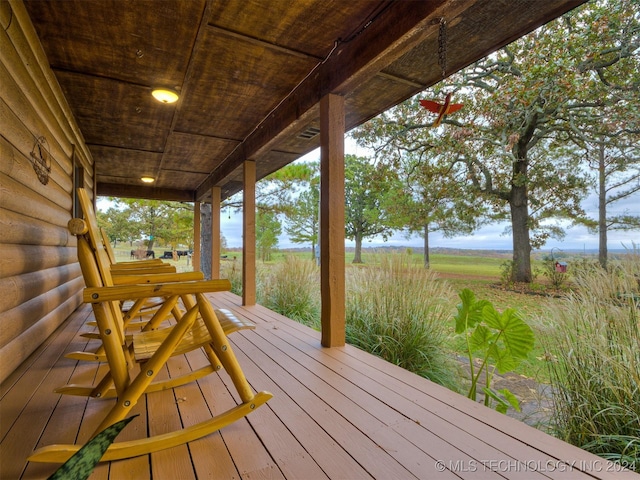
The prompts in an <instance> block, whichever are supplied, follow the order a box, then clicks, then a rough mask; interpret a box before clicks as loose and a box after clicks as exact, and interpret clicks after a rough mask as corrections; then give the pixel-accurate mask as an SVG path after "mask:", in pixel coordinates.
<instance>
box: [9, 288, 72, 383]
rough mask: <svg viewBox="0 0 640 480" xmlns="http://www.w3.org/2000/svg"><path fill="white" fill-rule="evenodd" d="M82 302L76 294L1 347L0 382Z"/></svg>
mask: <svg viewBox="0 0 640 480" xmlns="http://www.w3.org/2000/svg"><path fill="white" fill-rule="evenodd" d="M79 304H80V295H79V294H77V295H74V296H73V297H71V298H69V299H68V300H67V301H65V302H64V303H62V304H60V305H59V306H58V307H57V308H55V309H54V310H52V311H51V312H49V313H48V314H47V315H45V316H44V317H42V318H41V319H40V320H39V321H38V322H37V323H35V324H34V325H32V326H31V327H29V328H28V329H26V330H25V331H24V332H22V333H21V334H20V335H18V336H17V337H16V338H14V339H13V340H12V341H11V342H9V343H8V344H7V345H5V346H4V347H2V348H1V349H0V382H2V381H3V380H4V379H5V378H7V377H8V376H9V374H11V372H13V370H14V369H15V368H17V367H18V366H19V365H20V364H21V363H22V362H23V361H24V360H25V359H27V357H29V355H30V354H31V353H32V352H33V351H35V350H36V349H37V348H38V346H39V345H41V344H42V343H43V342H44V341H45V340H47V338H48V337H49V335H51V334H52V333H53V332H54V331H55V330H56V329H57V328H58V327H59V326H60V325H61V324H62V323H63V322H64V321H65V320H66V319H67V318H68V317H69V315H71V313H72V312H73V311H74V310H75V309H76V307H77V306H78V305H79Z"/></svg>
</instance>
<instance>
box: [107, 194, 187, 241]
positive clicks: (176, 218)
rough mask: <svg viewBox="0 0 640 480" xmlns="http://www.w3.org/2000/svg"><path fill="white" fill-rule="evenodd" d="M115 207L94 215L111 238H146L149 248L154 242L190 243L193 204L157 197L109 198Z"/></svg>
mask: <svg viewBox="0 0 640 480" xmlns="http://www.w3.org/2000/svg"><path fill="white" fill-rule="evenodd" d="M111 200H112V201H114V202H115V204H116V206H115V208H114V207H111V208H109V209H108V210H107V212H106V213H102V212H99V213H98V214H97V217H98V223H99V225H100V226H104V227H105V228H106V229H107V232H108V234H109V236H110V238H111V240H112V241H115V240H118V239H119V240H127V241H130V242H132V241H134V240H138V239H141V238H144V239H145V244H146V245H147V248H148V249H149V250H153V245H154V243H155V242H156V241H158V242H162V243H163V244H166V245H172V246H174V247H175V246H177V245H178V244H180V243H183V244H186V245H189V246H191V245H193V205H192V204H184V203H179V202H164V201H160V200H140V199H126V198H125V199H122V198H111Z"/></svg>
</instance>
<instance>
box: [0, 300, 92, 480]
mask: <svg viewBox="0 0 640 480" xmlns="http://www.w3.org/2000/svg"><path fill="white" fill-rule="evenodd" d="M90 314H91V309H90V308H88V306H87V308H81V309H78V310H76V311H75V312H74V314H73V315H71V317H70V318H69V320H68V322H67V323H66V324H65V325H64V327H63V328H60V329H58V330H57V331H56V332H55V333H53V334H52V335H51V336H50V338H49V341H48V342H47V343H45V344H43V345H42V347H40V348H39V349H38V350H37V351H36V352H35V353H34V354H33V355H32V356H31V357H30V359H29V361H28V362H25V363H24V367H28V368H20V369H18V370H16V371H15V372H14V373H13V374H12V375H11V376H10V377H9V378H8V379H6V381H4V382H3V383H2V387H1V388H0V393H1V394H2V400H1V401H0V418H2V422H0V439H1V442H2V448H0V470H2V476H3V478H20V475H21V472H22V471H23V469H24V468H25V459H26V458H27V456H28V455H30V454H31V452H32V451H33V450H34V448H35V446H36V444H37V443H38V440H39V438H40V435H41V432H42V431H43V430H44V428H45V426H46V424H47V422H48V421H49V418H50V416H51V414H52V412H53V411H54V410H55V408H56V406H57V405H58V400H59V397H60V396H59V395H54V394H53V390H54V388H56V387H59V386H60V385H61V384H62V383H64V382H65V381H66V379H67V378H69V377H70V375H71V372H72V371H73V369H74V368H75V364H76V362H74V361H70V360H64V359H61V357H62V355H63V354H64V352H66V351H72V350H77V349H82V348H83V347H84V345H86V340H83V339H81V338H80V337H78V336H77V332H78V330H79V329H80V328H81V327H82V325H84V323H85V322H86V320H87V317H88V316H89V315H90ZM47 471H48V472H49V473H51V472H52V471H53V470H52V468H51V466H48V469H47ZM46 476H47V475H43V474H42V471H40V472H39V474H37V475H36V474H34V476H31V477H30V478H44V477H46Z"/></svg>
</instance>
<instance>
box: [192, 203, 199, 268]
mask: <svg viewBox="0 0 640 480" xmlns="http://www.w3.org/2000/svg"><path fill="white" fill-rule="evenodd" d="M191 263H192V264H193V271H194V272H199V271H200V202H195V203H194V204H193V258H192V259H191Z"/></svg>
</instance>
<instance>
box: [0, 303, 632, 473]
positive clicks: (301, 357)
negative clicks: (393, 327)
mask: <svg viewBox="0 0 640 480" xmlns="http://www.w3.org/2000/svg"><path fill="white" fill-rule="evenodd" d="M211 298H212V302H213V303H214V305H215V306H216V307H226V308H232V309H233V310H234V311H235V312H236V314H237V315H238V316H242V317H244V318H248V319H250V320H252V321H254V322H255V323H256V325H257V328H256V329H255V330H249V331H242V332H237V333H234V334H233V335H231V336H230V339H231V341H232V345H233V348H234V351H235V352H236V355H237V356H238V359H239V361H240V364H241V365H242V367H243V370H244V373H245V375H246V377H247V379H248V380H249V382H250V384H251V385H252V387H253V388H254V389H255V390H268V391H271V392H272V393H273V394H274V398H272V399H271V400H270V401H269V402H268V403H267V404H266V405H264V406H263V407H261V408H260V409H258V410H257V411H256V412H253V413H252V414H250V415H249V416H248V417H246V418H245V419H242V420H240V421H238V422H236V423H234V424H232V425H230V426H228V427H226V428H224V429H222V430H221V431H220V432H216V433H214V434H212V435H210V436H208V437H205V438H203V439H200V440H197V441H194V442H191V443H190V444H188V445H183V446H180V447H175V448H172V449H168V450H166V451H163V452H158V453H154V454H152V455H149V456H144V457H138V458H135V459H130V460H123V461H118V462H111V463H105V464H101V465H100V467H99V468H98V469H97V470H96V471H95V472H94V474H93V475H92V476H91V479H92V480H97V479H120V478H134V479H138V478H140V479H146V478H154V479H165V478H166V479H174V478H179V479H188V478H199V479H200V478H224V479H232V478H237V479H241V478H242V479H327V478H331V479H337V478H345V479H359V478H363V479H364V478H379V479H388V478H394V479H396V478H398V479H405V478H406V479H410V478H425V479H426V478H438V479H440V478H443V479H444V478H463V479H465V478H466V479H471V478H473V479H478V478H492V479H493V478H509V479H536V478H539V479H545V478H553V479H569V478H571V479H580V478H602V479H613V478H629V479H630V478H636V479H638V478H640V476H638V475H636V474H633V473H631V472H620V471H618V469H616V468H615V466H613V465H612V464H608V463H607V462H605V461H604V460H602V459H599V458H598V457H595V456H593V455H590V454H588V453H586V452H584V451H582V450H580V449H577V448H575V447H573V446H571V445H568V444H566V443H563V442H560V441H559V440H556V439H554V438H552V437H550V436H548V435H546V434H544V433H543V432H540V431H538V430H535V429H533V428H531V427H528V426H527V425H525V424H522V423H520V422H518V421H517V420H514V419H511V418H508V417H506V416H504V415H500V414H498V413H496V412H494V411H492V410H489V409H486V408H485V407H483V406H482V405H479V404H476V403H474V402H472V401H470V400H468V399H466V398H464V397H463V396H460V395H457V394H455V393H453V392H450V391H448V390H446V389H444V388H442V387H439V386H437V385H434V384H433V383H431V382H429V381H427V380H425V379H422V378H420V377H418V376H416V375H414V374H412V373H410V372H407V371H405V370H402V369H400V368H398V367H396V366H394V365H391V364H389V363H387V362H384V361H383V360H381V359H379V358H377V357H373V356H371V355H369V354H367V353H365V352H362V351H360V350H358V349H356V348H353V347H351V346H345V347H339V348H332V349H325V348H322V347H321V346H320V333H319V332H315V331H313V330H311V329H309V328H307V327H305V326H303V325H300V324H298V323H296V322H294V321H292V320H290V319H287V318H285V317H282V316H281V315H278V314H276V313H275V312H271V311H270V310H268V309H265V308H263V307H261V306H252V307H240V306H239V302H240V299H239V297H237V296H235V295H233V294H230V293H226V292H225V293H218V294H214V295H212V296H211ZM88 317H90V308H88V307H87V306H83V307H81V308H80V309H79V310H77V311H76V312H75V313H74V314H73V315H72V316H71V317H70V319H69V321H68V322H67V323H66V324H65V325H64V326H63V328H61V329H59V330H58V331H56V332H55V334H54V335H52V337H51V339H50V341H49V342H47V344H46V345H44V346H43V347H41V348H40V349H39V350H38V351H37V352H36V353H34V355H33V356H32V357H30V359H29V360H28V361H27V362H25V364H24V365H22V366H21V367H20V368H19V369H18V370H17V371H16V372H15V373H14V374H13V375H12V376H11V377H10V378H9V379H8V380H7V381H6V382H5V383H4V384H3V385H2V386H0V395H1V399H0V433H1V435H2V436H1V437H0V440H1V443H0V478H25V479H32V478H46V476H48V475H49V474H50V473H51V472H52V471H54V470H55V468H56V466H55V465H46V464H45V465H42V464H29V463H26V461H25V459H26V457H27V456H28V455H29V454H30V453H31V451H32V450H33V449H34V448H35V447H36V446H39V445H44V444H48V443H51V442H53V441H56V442H68V441H70V440H73V439H74V438H75V437H76V435H77V436H78V438H79V439H80V440H81V441H83V440H86V438H88V436H89V435H90V434H91V432H92V431H93V428H94V427H95V425H96V422H97V421H98V420H99V418H100V416H101V414H102V412H104V410H105V409H107V408H108V406H109V403H110V402H113V400H95V399H91V400H86V399H84V398H80V397H70V396H61V395H57V394H54V393H52V391H53V389H54V388H55V387H58V386H60V385H62V384H64V383H66V382H67V381H68V379H69V378H70V376H71V374H72V373H73V375H74V376H75V375H78V374H82V375H84V376H86V377H89V378H91V377H93V376H95V373H96V370H97V367H96V366H95V365H91V364H87V363H82V362H75V361H71V360H68V359H64V358H63V357H62V355H63V354H64V353H65V352H68V351H72V350H77V349H83V348H85V347H86V346H87V341H86V340H84V339H81V338H80V337H79V336H78V332H79V331H81V330H86V327H83V326H82V324H83V323H84V322H85V321H86V319H87V318H88ZM92 345H95V342H94V343H93V344H91V343H90V344H89V346H92ZM204 360H205V359H204V355H203V354H201V353H200V352H192V353H190V354H188V355H186V356H180V357H176V358H173V359H172V360H171V361H170V363H169V364H168V369H167V370H166V372H165V374H166V375H170V376H176V375H179V374H181V373H183V372H185V371H187V370H188V369H194V368H198V367H199V366H201V365H202V363H203V361H204ZM74 378H75V377H74ZM231 392H235V391H234V390H233V388H232V387H231V381H230V379H229V377H228V376H227V375H226V373H224V372H221V373H220V374H215V375H209V376H207V377H205V378H203V379H200V380H198V382H194V383H192V384H189V385H185V386H182V387H179V388H176V389H175V390H174V391H166V392H157V393H153V394H149V395H147V396H146V398H145V400H144V401H141V402H140V403H139V404H138V405H137V406H136V407H135V412H136V413H140V414H141V417H140V418H139V419H137V421H135V422H132V423H131V424H129V426H128V427H127V428H125V430H124V431H123V432H122V433H121V436H120V437H119V438H118V440H125V439H130V438H136V436H140V435H142V434H144V433H145V432H146V430H147V428H149V430H150V431H152V432H154V433H159V432H161V431H166V429H171V428H176V427H177V426H180V425H184V426H187V425H191V424H194V423H197V422H200V421H202V420H204V419H206V418H208V417H209V416H210V415H211V414H215V413H217V412H220V411H223V410H225V409H227V408H229V407H231V406H233V405H235V404H236V403H237V402H238V401H239V400H238V398H235V396H234V395H235V393H234V394H232V393H231ZM147 422H148V423H147ZM437 462H442V463H437ZM441 466H444V467H446V468H445V469H444V471H439V470H441V469H442V467H441ZM580 470H585V471H584V472H582V471H580ZM609 470H611V471H609Z"/></svg>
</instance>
